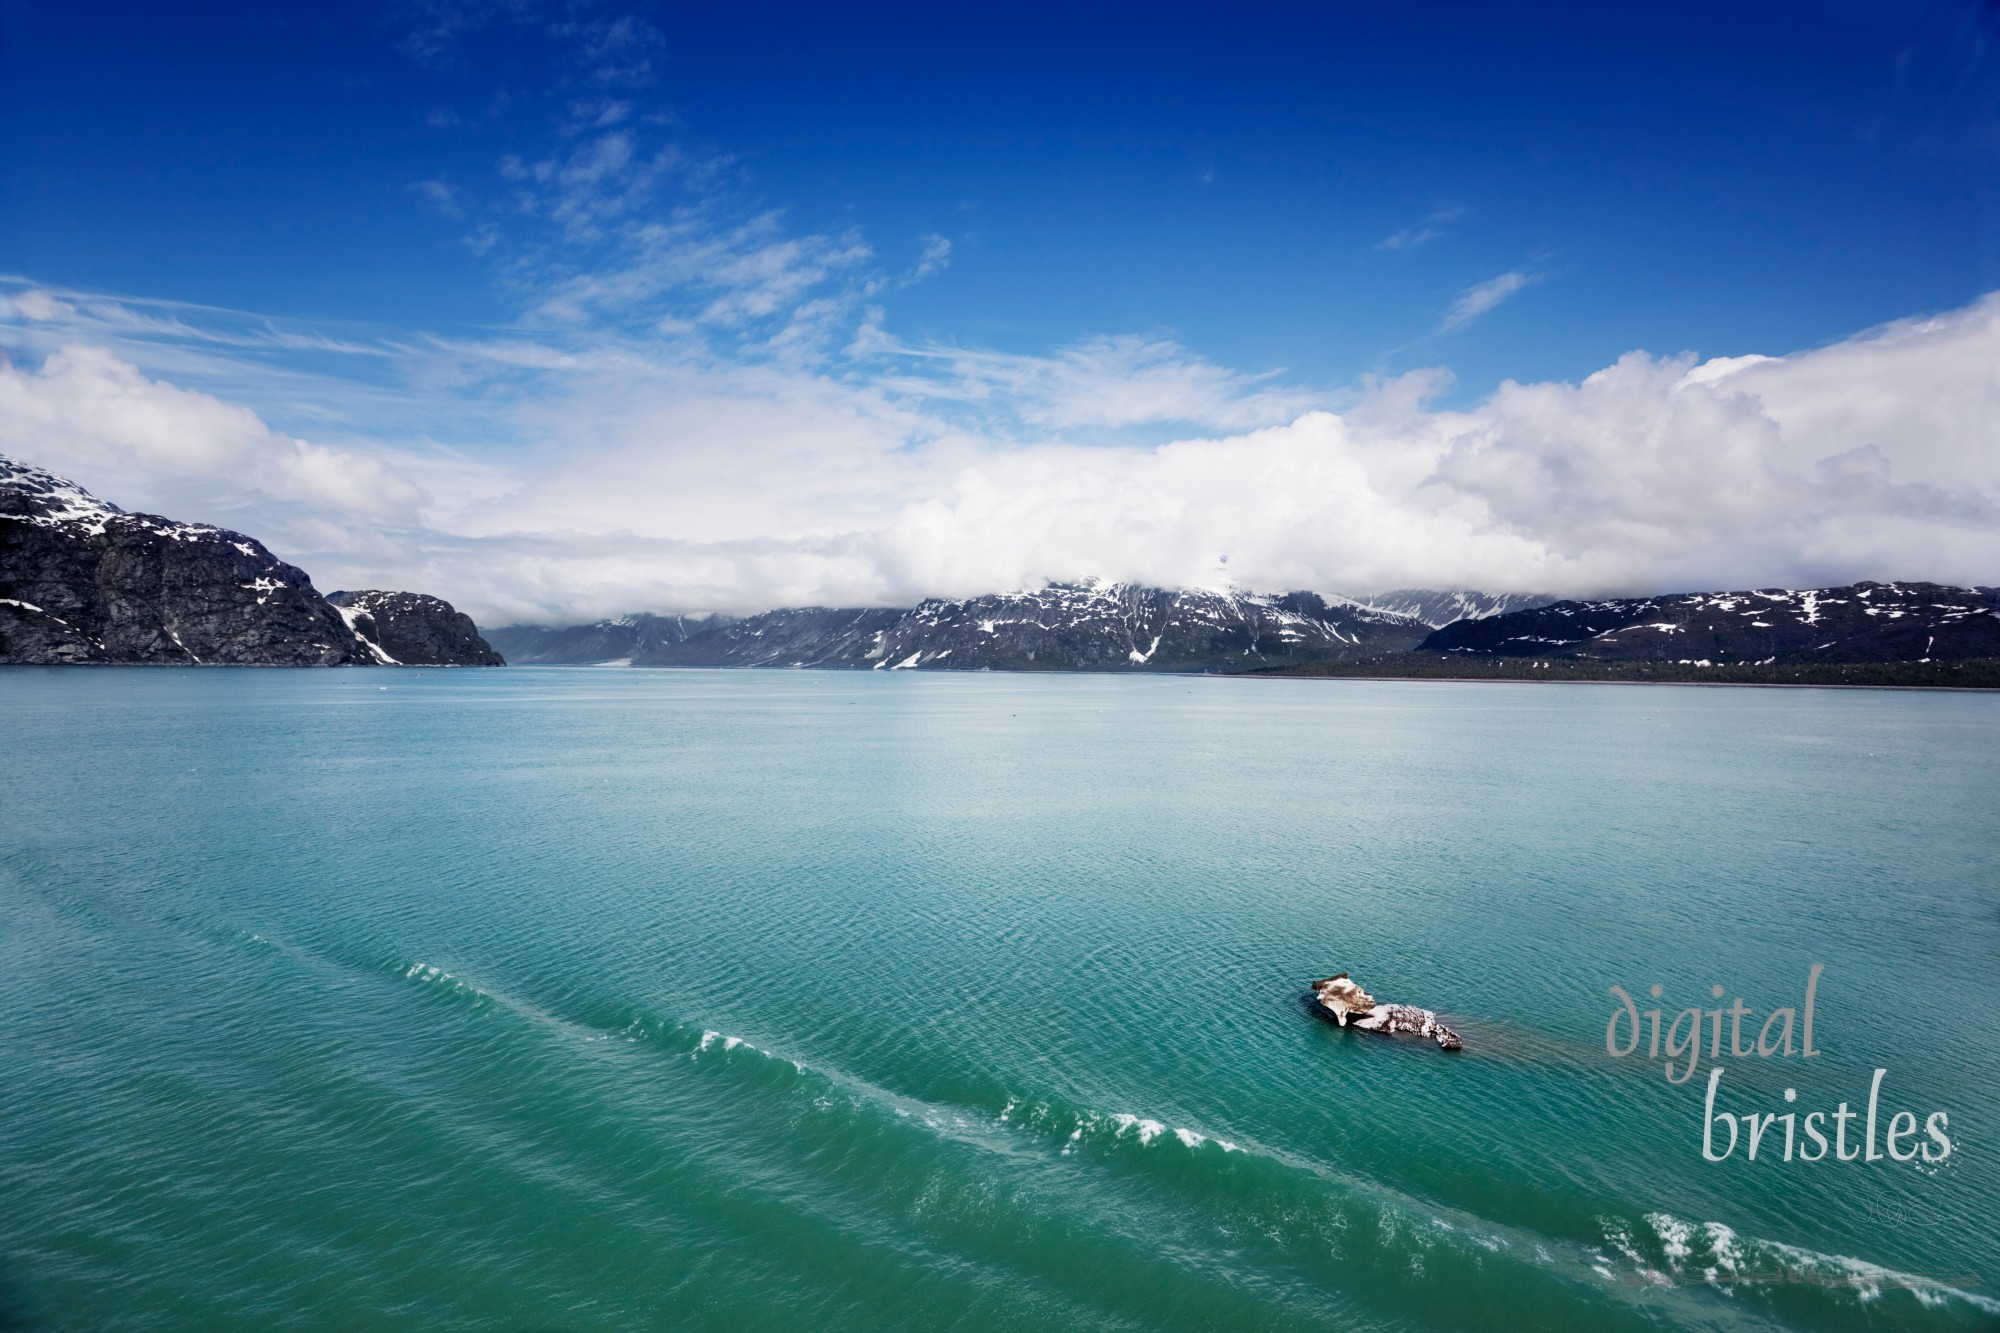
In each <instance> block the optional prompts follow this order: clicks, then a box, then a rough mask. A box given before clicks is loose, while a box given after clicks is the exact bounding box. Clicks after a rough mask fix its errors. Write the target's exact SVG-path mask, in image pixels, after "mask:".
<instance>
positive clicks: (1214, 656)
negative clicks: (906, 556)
mask: <svg viewBox="0 0 2000 1333" xmlns="http://www.w3.org/2000/svg"><path fill="white" fill-rule="evenodd" d="M1428 628H1429V627H1428V626H1426V625H1424V624H1423V623H1422V622H1421V621H1419V620H1416V619H1415V618H1413V617H1410V616H1405V615H1397V614H1394V613H1392V612H1387V611H1382V610H1378V609H1376V608H1373V607H1368V606H1363V605H1362V604H1360V603H1358V602H1350V601H1345V600H1343V599H1339V598H1332V599H1329V598H1324V597H1321V596H1319V595H1318V594H1316V593H1309V592H1294V593H1285V594H1283V595H1279V596H1265V595H1259V594H1251V593H1239V592H1213V591H1207V590H1202V589H1180V590H1172V589H1164V588H1145V587H1138V586H1135V585H1132V584H1124V583H1102V582H1099V583H1083V584H1050V585H1049V586H1047V587H1044V588H1041V589H1038V590H1036V591H1033V592H1013V593H997V594H992V595H988V596H984V597H969V598H952V599H947V598H937V599H933V600H930V601H926V602H923V603H921V604H920V605H918V606H916V607H915V608H912V609H909V610H867V609H850V610H828V609H826V608H817V607H815V608H807V609H804V610H784V611H772V612H769V613H767V614H765V615H761V616H751V617H748V618H747V619H744V620H740V621H736V622H734V623H732V624H728V625H723V626H719V627H717V628H715V629H711V630H706V631H703V632H702V633H699V634H695V635H692V636H690V637H689V638H687V639H685V640H683V641H681V642H679V643H676V644H670V645H665V646H663V647H661V648H659V649H656V650H654V651H652V652H649V653H645V654H642V655H640V656H637V657H635V658H634V665H639V666H795V667H849V668H875V669H882V670H910V669H924V670H948V671H950V670H955V671H978V670H1011V671H1244V670H1250V669H1254V668H1257V667H1265V666H1281V665H1285V664H1288V663H1294V662H1312V661H1337V660H1348V659H1352V658H1356V657H1366V656H1372V655H1376V654H1380V653H1386V652H1398V651H1401V650H1403V649H1407V648H1411V647H1414V646H1415V645H1416V644H1417V642H1418V641H1419V640H1421V639H1422V638H1423V637H1424V635H1425V633H1426V632H1427V631H1428Z"/></svg>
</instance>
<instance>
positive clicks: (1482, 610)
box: [1362, 588, 1555, 629]
mask: <svg viewBox="0 0 2000 1333" xmlns="http://www.w3.org/2000/svg"><path fill="white" fill-rule="evenodd" d="M1554 600H1555V598H1553V597H1549V596H1546V595H1544V594H1542V593H1533V592H1502V593H1488V592H1470V591H1467V590H1466V589H1464V588H1454V589H1452V590H1450V591H1448V592H1437V591H1434V590H1432V589H1430V588H1398V589H1397V590H1396V591H1394V592H1383V593H1377V594H1375V596H1373V597H1365V598H1363V599H1362V601H1363V602H1364V603H1366V604H1367V605H1369V606H1372V607H1374V608H1375V609H1376V610H1378V611H1393V612H1395V613H1396V614H1397V615H1404V616H1414V617H1415V618H1416V619H1418V620H1421V621H1423V622H1424V623H1425V624H1426V625H1429V626H1430V627H1431V628H1432V629H1442V628H1444V627H1445V626H1446V625H1449V624H1451V623H1452V622H1453V621H1457V620H1482V619H1484V618H1485V617H1487V616H1497V615H1504V614H1505V613H1506V612H1509V611H1522V610H1526V609H1528V608H1529V607H1536V606H1547V605H1548V604H1549V603H1550V602H1553V601H1554Z"/></svg>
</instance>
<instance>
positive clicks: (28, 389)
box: [0, 345, 424, 522]
mask: <svg viewBox="0 0 2000 1333" xmlns="http://www.w3.org/2000/svg"><path fill="white" fill-rule="evenodd" d="M0 440H4V441H5V442H6V449H7V451H8V452H9V453H12V454H17V455H19V456H21V457H23V458H27V459H30V460H32V461H34V462H36V463H39V464H41V465H42V466H45V467H49V468H52V469H55V470H56V471H60V472H65V473H67V474H70V475H72V476H73V477H75V478H76V479H78V480H85V479H88V480H89V481H90V482H95V483H96V484H99V485H102V484H104V482H106V481H110V482H112V483H113V486H112V487H111V489H113V490H122V489H126V486H122V485H118V484H117V483H120V482H125V483H128V484H129V483H132V482H137V483H138V485H137V486H136V487H134V489H139V490H141V491H144V490H145V489H146V483H147V480H149V479H150V480H153V481H154V482H155V483H158V482H164V483H166V486H167V488H168V489H169V490H177V491H179V492H181V493H182V494H189V493H190V492H191V491H192V490H193V489H194V488H193V486H190V485H189V483H194V484H196V485H200V486H205V487H206V486H215V485H219V486H221V487H222V488H223V489H224V490H225V491H227V492H233V493H235V495H236V496H237V497H239V498H241V499H244V500H249V501H255V500H259V499H261V500H266V501H274V502H278V503H282V504H286V505H296V506H301V507H303V508H305V509H306V510H308V511H325V512H330V513H336V514H341V515H345V516H351V517H359V518H363V519H370V520H374V521H378V522H383V521H388V522H393V521H408V520H411V519H413V518H414V517H415V515H416V511H417V507H418V505H419V504H420V503H421V502H422V500H423V498H424V496H423V492H422V491H421V490H420V489H419V488H418V487H416V486H415V485H414V484H412V483H411V482H410V481H408V480H407V479H405V478H403V477H402V476H399V475H398V474H397V473H396V471H395V469H394V468H393V467H391V466H390V465H389V464H388V462H387V461H386V460H385V459H384V458H382V457H381V456H380V455H379V454H369V453H355V452H350V451H347V450H342V449H333V448H327V447H325V446H321V445H317V444H312V443H309V442H308V441H305V440H301V439H297V438H294V437H292V436H289V435H285V434H282V433H280V432H278V431H274V430H272V429H270V428H269V427H268V426H266V425H265V424H264V423H263V421H261V420H260V419H259V418H258V417H257V415H256V413H254V412H252V411H250V410H249V409H248V408H245V407H242V406H239V405H237V404H234V403H227V402H224V401H223V400H221V399H219V398H215V397H212V396H210V395H208V394H205V393H198V392H194V391H191V390H187V389H181V388H176V387H175V386H173V385H171V384H165V383H162V382H160V381H158V380H154V379H149V378H147V377H146V376H145V375H143V374H141V373H140V371H139V370H138V369H137V368H136V367H134V366H132V365H131V364H129V363H128V362H125V361H122V360H120V359H119V358H118V357H116V356H114V355H113V354H112V353H111V352H109V351H107V350H105V349H104V348H102V347H91V346H83V345H78V346H69V347H64V348H62V349H60V350H58V351H56V352H54V353H52V354H51V355H50V356H49V357H48V358H47V359H46V360H44V361H43V362H42V364H41V366H40V367H39V368H37V369H36V370H33V371H29V370H24V369H21V368H19V367H17V366H15V365H13V364H11V363H10V362H6V361H4V360H0ZM211 494H212V492H211ZM105 498H107V499H111V500H112V501H113V502H114V503H117V502H118V501H117V499H116V496H115V495H107V496H106V497H105Z"/></svg>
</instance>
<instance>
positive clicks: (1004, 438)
mask: <svg viewBox="0 0 2000 1333" xmlns="http://www.w3.org/2000/svg"><path fill="white" fill-rule="evenodd" d="M90 304H91V302H90V301H88V300H85V299H84V298H80V297H78V296H76V295H74V294H68V293H65V294H59V295H56V296H49V297H47V299H46V300H39V301H29V302H28V303H27V305H28V306H29V307H30V308H32V309H33V310H34V311H36V312H38V313H40V314H43V315H52V316H56V317H58V318H60V309H59V308H69V309H72V310H75V311H81V310H84V309H86V308H88V307H90ZM13 305H14V306H15V307H16V314H15V316H14V318H15V320H16V321H17V323H16V324H15V325H14V326H12V327H13V330H14V331H16V332H18V331H19V330H20V329H22V328H25V327H27V326H26V325H23V324H21V323H19V322H18V321H20V320H23V319H25V318H26V314H25V312H23V311H21V310H20V309H19V307H20V306H21V305H22V303H21V302H20V300H19V299H18V298H15V299H14V300H13ZM75 317H76V318H81V315H78V316H75ZM183 317H184V316H182V315H175V316H172V317H162V318H163V320H164V322H165V323H167V324H169V325H172V324H173V323H175V322H176V321H177V320H179V319H180V318H183ZM34 327H35V328H41V327H43V326H42V325H35V326H34ZM92 327H94V328H96V329H98V330H100V331H104V330H108V329H112V328H115V327H117V325H116V324H115V322H114V321H108V320H103V319H100V320H98V321H97V322H96V323H94V324H93V325H92ZM274 332H282V331H281V330H279V331H274ZM106 336H109V335H108V334H107V335H106ZM286 336H292V335H289V334H287V335H286ZM160 345H162V344H161V343H159V342H157V341H156V342H152V343H147V342H143V341H135V340H132V339H128V340H127V341H125V342H123V343H121V344H119V347H118V350H117V351H116V352H114V351H112V350H107V349H106V348H105V347H102V346H96V347H93V346H88V345H72V346H67V347H59V348H57V349H56V350H54V351H51V352H50V353H48V354H47V355H46V357H45V358H44V359H43V360H42V362H41V363H40V364H39V365H37V366H33V367H30V366H27V365H7V366H4V367H0V432H4V438H5V439H6V440H7V441H8V443H7V446H6V448H7V450H8V452H10V453H19V454H21V455H22V456H24V457H27V458H29V459H31V460H32V461H34V462H38V463H42V464H44V465H47V466H51V467H54V468H56V469H57V470H59V471H71V472H73V473H74V474H76V475H77V476H78V479H79V480H82V481H84V482H85V484H87V485H91V486H93V487H94V488H96V489H98V490H100V491H101V492H102V493H103V494H104V495H105V497H106V498H107V499H111V500H113V501H115V502H118V503H121V504H128V505H136V506H141V507H153V508H159V509H162V510H163V511H164V512H170V513H178V514H181V515H183V516H186V517H191V518H209V519H215V518H225V519H228V520H229V521H231V522H232V523H233V525H235V526H239V527H243V528H245V529H247V530H250V531H252V532H255V533H257V535H259V536H261V537H264V538H265V539H266V540H268V541H273V542H276V543H277V544H278V545H279V549H280V550H281V551H282V552H283V553H284V554H285V555H287V556H288V557H289V558H292V559H295V560H297V561H298V562H299V563H302V564H304V565H305V566H306V567H307V568H308V569H310V570H312V571H313V572H314V574H315V575H316V577H318V578H319V579H320V581H321V582H322V583H326V584H328V585H329V586H332V585H340V584H347V585H354V586H409V587H417V588H421V589H424V590H427V591H432V592H436V593H438V594H440V595H443V596H446V597H449V598H451V599H452V600H454V601H457V602H460V603H462V604H463V605H465V606H466V607H467V608H468V609H470V610H472V611H473V612H474V614H475V615H477V616H479V617H481V618H482V619H485V620H489V621H504V620H510V619H516V618H532V619H555V620H562V619H575V618H583V617H588V616H594V615H600V614H608V613H613V612H618V611H629V610H644V609H651V610H687V611H703V610H728V611H738V612H742V611H755V610H760V609H764V608H766V607H770V606H775V605H784V604H802V603H820V604H875V605H892V604H908V603H910V602H912V601H914V600H916V599H918V598H920V597H923V596H927V595H935V594H950V595H962V594H969V593H977V592H982V591H991V590H994V589H1001V588H1009V587H1018V586H1024V585H1033V584H1037V583H1039V582H1041V581H1043V580H1048V579H1068V578H1079V577H1086V576H1101V577H1109V578H1121V579H1132V580H1136V581H1142V582H1151V583H1160V584H1202V583H1210V584H1213V583H1215V582H1218V581H1219V580H1221V579H1222V578H1223V571H1224V569H1225V568H1226V570H1227V576H1228V578H1229V579H1230V580H1231V581H1232V582H1234V583H1236V584H1237V585H1239V586H1247V587H1251V588H1256V589H1265V590H1276V589H1286V588H1294V587H1305V588H1313V589H1318V590H1321V591H1327V592H1341V591H1346V592H1366V591H1369V590H1373V589H1378V588H1384V587H1394V586H1412V585H1416V586H1421V585H1431V586H1452V585H1459V586H1473V587H1482V588H1486V589H1490V590H1495V591H1501V590H1518V589H1528V588H1532V589H1549V590H1553V591H1557V592H1563V593H1574V594H1591V593H1609V592H1651V591H1663V590H1673V589H1688V588H1719V587H1744V586H1770V585H1776V584H1782V585H1791V586H1802V585H1811V584H1821V583H1831V582H1845V581H1849V580H1853V579H1857V578H1870V577H1874V578H1884V577H1894V578H1935V579H1941V580H1945V581H1950V582H1961V583H1974V582H1979V583H1992V582H1994V581H1995V571H1996V569H2000V435H1996V432H1995V430H1994V428H1993V425H1992V423H1993V422H1994V421H1996V420H2000V379H1996V377H1995V376H1994V375H1993V373H1992V369H1991V368H1992V366H1994V365H1995V364H2000V295H1996V296H1995V297H1992V298H1988V299H1986V300H1983V301H1981V302H1978V303H1976V304H1974V305H1972V306H1970V307H1967V308H1965V309H1962V310H1958V311H1954V312H1950V313H1947V314H1944V315H1940V316H1936V317H1931V318H1925V319H1919V320H1910V321H1904V322H1900V323H1897V324H1893V325H1889V326H1886V327H1884V328H1880V329H1875V330H1871V331H1868V332H1866V333H1863V334H1861V335H1858V336H1856V337H1853V338H1850V339H1847V340H1844V341H1841V342H1837V343H1834V344H1832V345H1830V346H1826V347H1822V348H1818V349H1815V350H1811V351H1806V352H1801V353H1795V354H1792V355H1786V356H1763V357H1736V358H1729V359H1722V360H1713V361H1707V362H1699V361H1697V360H1695V359H1694V358H1692V357H1689V356H1665V357H1662V356H1653V355H1648V354H1645V353H1639V352H1635V353H1632V354H1629V355H1627V356H1625V357H1623V358H1621V359H1619V360H1618V361H1617V362H1616V363H1614V364H1612V365H1610V366H1607V367H1605V368H1604V369H1602V370H1600V371H1598V372H1597V373H1596V374H1593V375H1591V376H1588V377H1587V378H1585V379H1583V380H1582V381H1580V382H1575V383H1569V382H1542V383H1527V384H1523V383H1513V382H1509V383H1506V384H1503V385H1502V386H1501V387H1500V388H1499V389H1498V390H1497V391H1495V392H1494V393H1493V394H1491V395H1490V396H1488V397H1487V398H1486V399H1485V400H1483V401H1481V402H1478V403H1476V404H1474V405H1472V406H1469V407H1463V408H1444V407H1440V406H1439V405H1438V403H1439V399H1440V396H1441V393H1442V391H1443V390H1444V389H1445V388H1446V387H1448V384H1449V376H1448V375H1446V374H1445V373H1444V372H1442V371H1435V370H1433V371H1422V372H1416V373H1413V374H1409V375H1404V376H1400V377H1396V378H1392V379H1385V380H1379V381H1374V382H1370V383H1367V384H1364V385H1362V386H1360V387H1358V388H1356V389H1354V390H1351V391H1349V392H1348V393H1346V394H1343V395H1328V394H1325V393H1315V392H1312V391H1309V390H1304V389H1299V388H1295V387H1289V386H1286V385H1284V384H1283V383H1281V382H1279V381H1278V380H1276V379H1274V378H1271V377H1265V376H1253V375H1243V374H1240V373H1238V372H1234V371H1231V370H1229V369H1227V368H1225V367H1221V366H1217V365H1214V364H1212V363H1209V362H1206V361H1204V360H1202V359H1201V358H1199V357H1197V356H1195V355H1194V354H1192V353H1190V352H1189V351H1187V350H1186V349H1185V348H1182V347H1180V346H1179V345H1177V344H1174V343H1171V342H1168V341H1165V340H1160V339H1144V338H1123V339H1120V338H1106V339H1094V340H1089V341H1086V342H1084V343H1080V344H1077V345H1076V346H1073V347H1070V348H1066V349H1059V350H1057V351H1056V352H1054V353H1052V354H1050V355H1048V356H1043V357H1032V356H1022V355H1013V354H1004V355H1003V354H999V353H991V352H976V351H968V350H964V349H924V348H915V349H912V348H905V347H900V346H897V345H894V344H889V345H886V346H883V347H878V348H877V349H876V351H875V352H874V353H872V354H871V357H872V359H867V360H863V361H858V362H848V363H846V369H845V370H843V371H842V372H841V373H838V374H835V373H829V369H828V367H827V366H825V365H820V364H798V363H792V362H788V361H786V360H784V359H782V358H774V359H765V360H761V361H753V362H746V361H744V360H742V359H738V358H730V357H724V356H720V355H717V354H715V353H713V352H712V351H705V350H701V349H695V348H690V347H689V346H688V345H686V344H684V343H673V344H660V343H636V342H631V341H628V340H621V339H617V338H612V337H609V336H606V335H601V334H600V335H592V336H589V337H577V336H572V337H570V338H568V339H567V340H543V341H535V340H532V339H530V338H528V337H526V336H524V335H513V336H506V337H495V338H493V339H490V340H488V341H486V342H482V343H477V344H448V343H440V342H435V341H431V342H419V341H412V342H410V343H408V344H405V345H402V346H401V347H400V350H398V349H390V350H391V351H392V352H393V354H394V355H395V356H398V357H401V358H403V361H401V362H399V364H400V365H401V366H402V368H403V369H404V371H405V372H406V373H407V374H408V375H409V376H410V377H411V379H412V381H413V383H416V384H418V385H420V386H425V388H424V391H425V392H429V393H431V394H432V395H434V396H435V397H436V398H437V399H438V400H439V407H438V415H439V416H440V417H442V416H446V415H449V412H448V410H447V409H449V408H450V406H451V405H452V404H464V405H466V406H467V410H468V411H471V410H472V406H473V405H475V404H476V405H478V410H479V411H480V412H483V413H484V414H485V415H484V416H483V417H480V418H479V419H480V420H481V421H482V422H483V423H484V424H483V425H482V427H481V430H482V431H485V432H488V434H487V436H486V437H485V438H484V439H483V441H482V440H473V441H466V442H460V443H457V444H453V445H449V446H447V445H445V444H442V443H439V442H437V441H434V440H433V441H428V442H426V441H423V440H418V439H400V440H394V439H386V438H385V439H380V440H378V441H377V442H376V443H375V444H373V445H368V444H366V443H365V442H363V441H359V440H355V439H348V440H346V441H344V442H343V443H342V444H341V445H339V446H338V447H334V446H324V445H313V444H307V443H306V442H304V441H303V440H300V439H298V438H296V437H295V436H292V435H289V434H287V433H285V432H284V431H282V430H277V429H273V428H272V427H271V426H270V425H268V424H267V417H266V416H263V415H259V413H258V412H256V411H252V410H251V408H250V407H248V406H245V405H243V404H241V403H234V402H230V401H227V400H226V399H225V397H223V396H219V395H217V394H214V393H203V392H197V391H194V390H191V389H187V388H183V387H178V386H176V385H175V384H173V383H170V382H167V381H166V380H164V379H162V378H161V377H160V376H158V375H157V374H152V373H148V372H147V371H146V370H145V369H142V368H141V366H140V365H139V364H138V363H139V362H143V361H145V360H146V358H147V356H148V354H149V353H148V350H147V349H148V348H149V347H157V346H160ZM357 359H358V358H357ZM371 364H372V363H371ZM246 383H255V381H254V380H251V381H246ZM300 387H301V386H300V384H299V383H297V382H288V383H287V384H286V385H285V394H286V396H287V398H288V399H293V398H296V397H297V395H298V393H299V390H300ZM340 387H341V386H340V384H339V383H337V382H333V381H328V382H324V383H322V384H321V385H320V389H321V391H322V392H323V393H325V394H326V395H328V396H329V397H331V396H335V395H336V394H337V393H338V391H339V389H340ZM412 392H416V390H412ZM268 410H275V409H268ZM1190 423H1192V424H1193V425H1194V426H1195V427H1196V429H1194V430H1193V431H1186V430H1184V429H1182V428H1184V427H1185V426H1186V425H1188V424H1190ZM1108 426H1119V427H1123V428H1125V429H1127V430H1132V431H1137V432H1139V433H1140V434H1141V435H1146V434H1150V435H1151V436H1152V438H1151V439H1149V440H1148V439H1142V440H1140V441H1137V442H1134V441H1131V440H1126V439H1121V440H1119V441H1116V442H1111V443H1106V442H1104V441H1103V440H1090V441H1086V440H1085V439H1083V438H1081V437H1077V438H1073V435H1074V434H1075V433H1076V432H1082V435H1083V436H1088V435H1090V434H1091V432H1092V431H1093V430H1095V429H1097V428H1101V427H1108ZM177 487H178V489H177ZM165 498H171V499H173V500H174V501H175V503H176V505H178V506H179V507H173V506H170V505H168V504H166V503H164V499H165ZM217 505H224V506H225V508H227V509H228V512H226V513H222V514H218V513H216V512H215V507H216V506H217ZM1224 557H1226V558H1227V564H1226V567H1225V565H1224V563H1223V560H1224Z"/></svg>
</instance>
